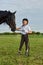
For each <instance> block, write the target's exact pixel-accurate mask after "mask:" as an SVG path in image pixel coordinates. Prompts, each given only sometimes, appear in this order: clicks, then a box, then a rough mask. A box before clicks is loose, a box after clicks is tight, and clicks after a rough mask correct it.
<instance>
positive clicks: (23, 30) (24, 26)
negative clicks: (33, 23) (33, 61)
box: [16, 18, 32, 56]
mask: <svg viewBox="0 0 43 65" xmlns="http://www.w3.org/2000/svg"><path fill="white" fill-rule="evenodd" d="M28 23H29V21H28V19H27V18H24V19H23V20H22V26H21V27H20V28H16V30H20V31H21V35H22V36H21V42H20V47H19V54H20V53H21V49H22V46H23V44H24V42H25V47H26V52H25V55H26V56H29V45H28V42H29V39H28V34H29V33H32V31H31V29H30V26H29V25H28Z"/></svg>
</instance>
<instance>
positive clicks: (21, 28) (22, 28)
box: [20, 25, 31, 35]
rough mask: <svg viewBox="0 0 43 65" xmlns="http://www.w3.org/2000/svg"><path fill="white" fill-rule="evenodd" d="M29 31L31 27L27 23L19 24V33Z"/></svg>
mask: <svg viewBox="0 0 43 65" xmlns="http://www.w3.org/2000/svg"><path fill="white" fill-rule="evenodd" d="M29 31H31V28H30V26H29V25H25V26H21V27H20V32H21V34H23V35H25V34H26V33H28V32H29Z"/></svg>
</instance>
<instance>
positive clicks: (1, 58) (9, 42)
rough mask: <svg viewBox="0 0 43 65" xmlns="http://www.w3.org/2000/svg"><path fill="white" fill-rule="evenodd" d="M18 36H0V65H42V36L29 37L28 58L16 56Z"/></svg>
mask: <svg viewBox="0 0 43 65" xmlns="http://www.w3.org/2000/svg"><path fill="white" fill-rule="evenodd" d="M20 38H21V36H20V35H0V65H43V36H42V35H30V36H29V40H30V56H29V57H26V56H25V46H23V49H22V55H18V54H17V52H18V48H19V43H20Z"/></svg>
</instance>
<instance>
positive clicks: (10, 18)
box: [0, 11, 16, 31]
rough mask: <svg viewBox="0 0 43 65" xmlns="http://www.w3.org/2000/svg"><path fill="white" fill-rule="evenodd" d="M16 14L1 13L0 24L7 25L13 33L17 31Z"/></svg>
mask: <svg viewBox="0 0 43 65" xmlns="http://www.w3.org/2000/svg"><path fill="white" fill-rule="evenodd" d="M15 13H16V11H15V12H13V13H12V12H10V11H0V24H2V23H6V24H7V25H9V26H10V28H11V31H15V30H16V24H15Z"/></svg>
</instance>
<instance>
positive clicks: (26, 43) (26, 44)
mask: <svg viewBox="0 0 43 65" xmlns="http://www.w3.org/2000/svg"><path fill="white" fill-rule="evenodd" d="M28 42H29V39H28V35H26V36H25V46H26V53H25V54H26V55H29V45H28Z"/></svg>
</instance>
